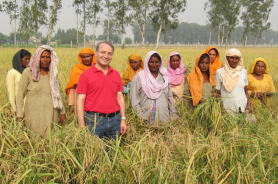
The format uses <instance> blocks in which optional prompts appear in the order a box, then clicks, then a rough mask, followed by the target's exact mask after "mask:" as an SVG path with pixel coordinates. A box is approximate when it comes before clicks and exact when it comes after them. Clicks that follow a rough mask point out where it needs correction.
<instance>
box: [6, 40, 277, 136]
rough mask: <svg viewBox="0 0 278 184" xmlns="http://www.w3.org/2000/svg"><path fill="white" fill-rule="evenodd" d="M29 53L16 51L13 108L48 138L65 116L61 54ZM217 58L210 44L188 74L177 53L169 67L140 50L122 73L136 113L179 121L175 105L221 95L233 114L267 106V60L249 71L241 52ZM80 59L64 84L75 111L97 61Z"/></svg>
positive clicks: (88, 52)
mask: <svg viewBox="0 0 278 184" xmlns="http://www.w3.org/2000/svg"><path fill="white" fill-rule="evenodd" d="M30 57H31V53H30V52H28V51H26V50H24V49H22V50H20V51H18V52H17V53H16V54H15V55H14V58H13V69H11V70H10V71H9V72H8V75H7V84H8V93H9V101H10V103H11V112H12V114H13V115H14V114H15V113H16V116H17V118H18V120H19V121H23V120H24V121H23V122H24V123H25V126H27V127H29V128H30V129H31V131H33V132H35V133H37V134H38V135H41V136H43V137H46V136H47V135H48V133H47V132H48V131H47V130H48V129H49V128H50V127H51V126H52V125H53V123H57V122H58V121H60V123H61V124H64V122H65V119H66V117H65V108H64V106H63V103H62V97H61V92H60V85H59V81H58V70H57V64H58V57H57V55H56V53H55V52H54V50H53V49H52V48H51V47H49V46H47V45H43V46H40V47H38V48H37V49H36V51H35V53H34V55H33V57H32V59H31V61H30ZM219 58H220V54H219V51H218V50H217V48H216V47H209V48H207V49H206V51H205V52H204V53H201V54H199V55H198V56H197V58H196V61H195V67H194V68H193V69H192V71H191V72H190V70H189V69H188V68H186V67H185V66H184V64H183V61H182V57H181V55H180V54H179V53H177V52H172V53H171V54H170V55H169V58H168V62H167V68H165V67H164V66H163V61H162V57H161V55H160V54H159V53H158V52H156V51H151V52H149V53H148V54H147V55H146V57H145V60H144V61H143V59H142V57H141V56H140V55H139V54H131V55H130V56H129V57H128V60H127V66H128V67H127V70H126V71H125V72H124V73H123V76H122V83H123V85H124V93H129V98H130V102H131V105H132V108H133V109H134V111H135V112H136V113H137V115H138V117H139V118H140V119H142V120H145V121H146V122H148V124H150V125H155V124H157V123H159V122H162V123H167V122H169V121H171V120H175V119H177V118H178V113H177V111H176V109H175V105H178V104H179V103H180V102H182V101H185V100H186V101H188V102H189V104H190V106H192V107H195V106H198V105H199V104H202V103H204V102H205V101H206V99H208V98H210V97H216V98H218V97H221V99H222V103H223V107H224V109H225V110H226V111H227V112H234V113H237V112H244V111H246V110H248V111H249V112H250V111H251V104H252V105H257V104H258V103H261V102H262V103H263V104H266V105H267V104H269V97H270V96H271V95H272V94H273V92H275V87H274V84H273V81H272V78H271V77H270V76H269V75H268V72H269V69H268V64H267V62H266V60H265V59H263V58H257V59H255V60H254V62H253V63H252V65H251V67H250V69H249V72H248V74H247V71H246V70H245V68H244V63H243V57H242V55H241V53H240V51H239V50H237V49H229V50H227V51H226V54H225V65H224V66H223V63H221V62H220V61H219ZM78 61H79V64H76V65H75V66H74V67H73V69H72V70H71V73H70V77H69V82H68V84H67V87H66V94H67V95H68V98H69V101H68V105H69V110H70V112H71V113H73V112H74V106H75V98H76V87H77V85H78V80H79V77H80V75H81V73H82V72H84V71H85V70H87V69H88V68H90V67H91V66H92V64H93V63H95V62H96V57H95V54H94V51H93V50H92V49H90V48H84V49H83V50H82V51H81V52H80V53H79V56H78ZM59 114H60V118H59Z"/></svg>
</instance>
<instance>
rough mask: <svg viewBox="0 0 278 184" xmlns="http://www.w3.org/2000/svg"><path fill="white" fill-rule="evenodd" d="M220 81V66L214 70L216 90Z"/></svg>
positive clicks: (219, 85)
mask: <svg viewBox="0 0 278 184" xmlns="http://www.w3.org/2000/svg"><path fill="white" fill-rule="evenodd" d="M221 83H222V72H221V68H220V69H218V70H217V71H216V74H215V84H216V87H215V88H216V89H217V90H220V89H221Z"/></svg>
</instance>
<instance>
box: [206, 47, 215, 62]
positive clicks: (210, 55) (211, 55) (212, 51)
mask: <svg viewBox="0 0 278 184" xmlns="http://www.w3.org/2000/svg"><path fill="white" fill-rule="evenodd" d="M208 54H209V58H210V62H211V63H213V62H214V61H215V58H216V56H217V52H216V51H215V50H214V49H212V50H210V51H209V53H208Z"/></svg>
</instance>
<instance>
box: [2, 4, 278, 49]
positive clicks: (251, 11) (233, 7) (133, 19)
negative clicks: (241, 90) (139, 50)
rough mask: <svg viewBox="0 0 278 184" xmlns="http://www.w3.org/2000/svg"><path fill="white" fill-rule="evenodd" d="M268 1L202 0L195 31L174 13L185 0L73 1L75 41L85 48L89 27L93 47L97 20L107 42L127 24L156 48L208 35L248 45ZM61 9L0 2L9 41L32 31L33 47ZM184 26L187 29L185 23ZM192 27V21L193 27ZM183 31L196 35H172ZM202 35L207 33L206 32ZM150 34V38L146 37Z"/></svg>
mask: <svg viewBox="0 0 278 184" xmlns="http://www.w3.org/2000/svg"><path fill="white" fill-rule="evenodd" d="M273 5H274V0H225V1H223V0H207V2H206V3H205V4H204V10H205V11H206V12H207V17H208V21H209V24H208V26H205V30H203V31H201V30H198V31H197V30H195V29H194V28H193V27H194V25H191V24H186V23H179V20H178V14H179V13H182V12H184V11H185V8H186V0H73V1H72V6H73V7H74V8H75V14H76V17H77V18H76V28H75V30H76V33H75V37H76V39H75V40H76V42H75V43H76V45H78V44H80V42H81V43H82V41H80V40H82V39H83V44H84V47H85V44H86V35H88V33H86V28H87V26H93V33H92V40H93V45H95V40H96V39H97V37H96V28H97V26H99V25H100V24H101V23H102V25H103V26H104V27H105V33H104V34H103V35H102V36H105V37H106V40H108V41H109V40H110V39H111V38H114V39H118V38H116V37H115V35H116V36H119V37H120V40H121V44H122V45H124V34H125V33H126V27H127V26H128V25H131V26H132V27H133V29H134V30H135V28H136V31H135V32H136V34H137V33H138V32H139V34H140V37H141V39H140V42H141V45H142V46H144V45H145V44H146V41H147V42H148V43H153V39H154V38H155V42H156V47H157V48H158V45H159V42H160V41H163V42H165V43H175V41H174V40H179V42H182V43H193V42H195V43H196V42H201V43H203V40H204V39H205V38H209V39H208V43H209V44H211V43H212V42H216V40H217V44H218V45H220V44H222V45H224V44H225V45H227V44H228V43H229V42H235V41H236V42H237V43H238V42H239V41H238V39H240V40H241V42H242V43H243V44H244V45H245V44H247V43H249V42H250V41H249V40H248V39H253V40H254V44H257V41H258V40H259V39H260V38H261V36H262V34H263V33H264V32H265V31H266V30H269V28H270V23H269V22H267V21H268V17H269V13H270V11H271V8H272V7H273ZM61 8H62V1H61V0H51V1H50V0H48V1H47V0H22V4H21V6H19V5H18V2H17V0H5V1H4V2H3V3H2V4H0V11H2V12H5V13H6V14H8V15H9V18H10V23H11V26H12V29H13V33H14V44H15V45H16V40H17V39H16V35H17V33H19V35H21V38H23V40H24V41H25V43H26V44H27V43H28V40H29V39H30V37H31V36H32V35H35V38H36V45H38V35H39V32H38V30H39V28H40V27H41V26H45V25H47V26H48V27H49V31H48V35H47V44H50V41H51V38H52V31H53V28H54V25H55V24H56V23H57V20H58V18H59V16H58V14H59V11H60V10H61ZM240 12H242V13H240ZM100 13H102V14H104V15H105V16H104V18H102V19H100V18H99V17H98V16H99V15H100ZM47 15H48V16H49V17H48V16H47ZM79 19H81V21H79ZM239 19H241V20H242V22H243V26H242V28H243V34H242V36H241V38H237V40H235V39H232V36H233V34H235V29H236V27H237V25H238V21H239ZM18 20H19V23H18V22H17V21H18ZM189 25H190V27H186V26H189ZM17 27H18V30H17ZM197 27H198V26H197V24H196V26H195V28H196V29H197ZM192 29H193V30H192ZM184 30H191V33H187V34H192V35H195V34H197V33H198V34H199V35H196V37H197V38H195V37H192V38H190V37H188V38H187V40H185V38H182V36H181V35H180V34H178V35H179V36H178V35H176V33H178V32H179V31H184ZM207 33H209V34H208V35H206V34H207ZM136 34H135V33H134V41H135V42H137V41H138V40H139V38H137V37H138V35H136ZM150 34H152V36H151V38H149V39H148V37H149V36H150ZM80 35H81V36H80ZM90 35H91V34H90ZM111 35H112V36H111ZM204 35H206V36H204ZM177 36H178V37H179V38H177ZM105 37H103V38H105ZM198 37H199V39H198ZM204 37H205V38H204ZM135 38H136V39H137V40H135ZM190 39H191V41H190ZM192 39H194V40H192ZM182 40H184V41H182ZM117 41H118V40H117Z"/></svg>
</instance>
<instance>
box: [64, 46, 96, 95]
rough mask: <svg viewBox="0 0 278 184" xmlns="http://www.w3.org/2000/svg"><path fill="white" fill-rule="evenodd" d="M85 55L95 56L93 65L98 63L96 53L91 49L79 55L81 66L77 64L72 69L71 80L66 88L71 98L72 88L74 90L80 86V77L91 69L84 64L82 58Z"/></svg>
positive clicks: (85, 49) (83, 50)
mask: <svg viewBox="0 0 278 184" xmlns="http://www.w3.org/2000/svg"><path fill="white" fill-rule="evenodd" d="M83 54H90V55H93V61H92V65H93V64H94V63H96V56H95V52H94V51H93V50H92V49H91V48H84V49H82V50H81V52H80V53H79V55H78V61H79V64H76V65H75V66H74V67H73V68H72V69H71V72H70V78H69V82H68V85H67V87H66V93H67V95H68V96H69V91H70V89H71V88H73V87H74V86H76V85H77V84H78V80H79V77H80V75H81V74H82V73H83V72H84V71H85V70H87V69H88V68H90V66H85V65H84V64H83V63H82V58H81V56H82V55H83Z"/></svg>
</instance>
